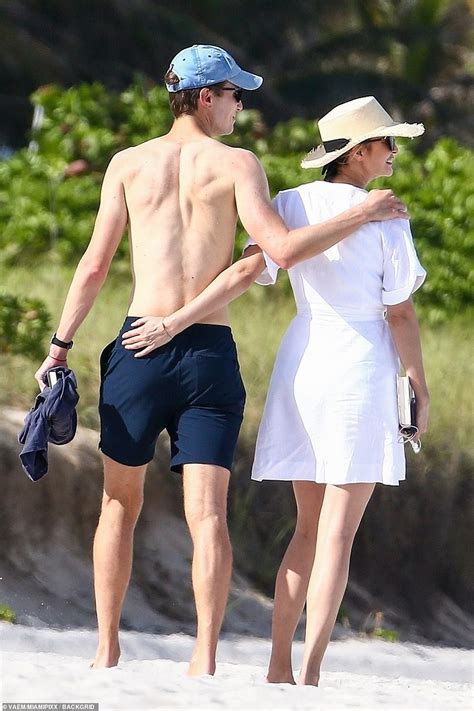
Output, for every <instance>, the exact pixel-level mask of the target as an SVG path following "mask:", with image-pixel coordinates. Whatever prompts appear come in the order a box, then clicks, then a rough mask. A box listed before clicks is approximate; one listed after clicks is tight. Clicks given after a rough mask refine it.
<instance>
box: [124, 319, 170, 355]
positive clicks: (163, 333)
mask: <svg viewBox="0 0 474 711" xmlns="http://www.w3.org/2000/svg"><path fill="white" fill-rule="evenodd" d="M131 325H132V328H131V330H130V331H126V332H125V333H124V334H123V335H122V345H123V347H124V348H126V350H129V351H136V350H138V349H140V348H142V349H143V350H140V353H135V358H143V356H146V355H148V354H149V353H151V352H152V351H154V350H155V349H156V348H159V347H160V346H164V345H165V343H169V342H170V341H171V339H172V336H171V334H170V333H168V331H167V330H166V325H165V324H164V317H163V316H142V317H141V318H138V319H137V320H136V321H134V322H133V323H132V324H131Z"/></svg>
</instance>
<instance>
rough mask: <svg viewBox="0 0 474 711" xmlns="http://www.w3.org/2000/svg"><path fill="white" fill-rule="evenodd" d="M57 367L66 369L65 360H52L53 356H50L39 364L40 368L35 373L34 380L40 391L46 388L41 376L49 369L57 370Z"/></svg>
mask: <svg viewBox="0 0 474 711" xmlns="http://www.w3.org/2000/svg"><path fill="white" fill-rule="evenodd" d="M66 353H67V351H66ZM64 358H67V356H66V355H65V356H64ZM58 366H62V367H63V368H67V367H68V365H67V359H66V360H64V359H63V358H61V359H58V358H53V356H50V355H48V356H46V358H45V359H44V361H43V362H42V363H41V365H40V367H39V368H38V370H37V371H36V373H35V380H36V382H37V383H38V385H39V389H40V390H44V389H45V387H46V385H45V383H44V381H43V376H44V374H45V373H46V371H47V370H49V369H50V368H57V367H58Z"/></svg>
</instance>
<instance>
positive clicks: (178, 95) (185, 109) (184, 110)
mask: <svg viewBox="0 0 474 711" xmlns="http://www.w3.org/2000/svg"><path fill="white" fill-rule="evenodd" d="M179 82H180V78H179V77H178V75H177V74H175V73H174V71H173V70H172V69H168V71H167V72H166V74H165V83H166V84H168V85H170V86H172V85H173V84H178V83H179ZM222 85H223V82H220V83H219V84H213V85H212V86H209V87H207V88H208V89H211V90H212V91H214V92H215V93H216V94H217V95H219V94H220V93H221V92H220V91H219V90H220V89H221V88H222ZM204 88H205V87H200V88H199V89H182V90H181V91H175V92H170V93H169V98H170V107H171V112H172V114H173V116H174V117H175V118H179V117H180V116H182V115H183V114H188V115H189V116H192V115H193V114H194V113H196V111H197V107H198V99H199V94H200V92H201V89H204Z"/></svg>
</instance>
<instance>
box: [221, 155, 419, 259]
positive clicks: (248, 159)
mask: <svg viewBox="0 0 474 711" xmlns="http://www.w3.org/2000/svg"><path fill="white" fill-rule="evenodd" d="M234 150H235V149H234ZM234 174H235V176H236V177H235V197H236V203H237V212H238V213H239V217H240V221H241V222H242V225H243V227H244V229H245V231H246V232H247V233H248V234H249V235H251V237H253V239H254V240H255V242H257V244H258V245H259V246H260V247H261V248H262V249H263V251H264V252H266V253H267V254H268V255H269V256H270V257H271V258H272V259H273V261H274V262H276V264H278V266H279V267H282V268H283V269H289V268H290V267H292V266H294V265H295V264H297V263H298V262H301V261H303V260H305V259H309V258H311V257H314V256H316V255H317V254H321V252H324V251H325V250H326V249H329V248H330V247H332V246H333V245H334V244H337V242H340V241H341V240H342V239H345V237H348V236H349V235H350V234H352V233H353V232H355V230H357V229H358V228H359V227H361V226H362V225H364V224H365V223H366V222H373V221H380V220H390V219H394V218H396V217H404V218H406V217H407V211H406V207H405V205H404V204H403V203H402V202H401V201H400V200H399V199H398V198H397V197H396V196H395V195H394V194H393V192H392V191H391V190H372V191H371V192H370V193H369V195H368V197H367V198H366V199H365V200H364V202H362V203H360V204H359V205H357V206H355V207H352V208H350V209H348V210H346V211H345V212H342V213H341V214H340V215H337V216H336V217H333V218H332V219H330V220H327V221H325V222H321V223H319V224H317V225H309V226H306V227H300V228H298V229H293V230H289V229H288V228H287V226H286V225H285V223H284V222H283V220H282V219H281V217H280V216H279V215H278V214H277V213H276V212H275V210H273V208H272V205H271V203H270V195H269V190H268V181H267V177H266V175H265V172H264V170H263V168H262V166H261V164H260V162H259V161H258V159H257V158H256V157H255V156H254V155H253V153H250V152H249V151H244V150H239V153H238V160H236V161H235V165H234Z"/></svg>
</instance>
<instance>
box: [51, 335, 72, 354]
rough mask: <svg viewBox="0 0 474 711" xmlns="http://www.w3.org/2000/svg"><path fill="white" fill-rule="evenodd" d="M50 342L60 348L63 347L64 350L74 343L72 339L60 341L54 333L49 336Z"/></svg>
mask: <svg viewBox="0 0 474 711" xmlns="http://www.w3.org/2000/svg"><path fill="white" fill-rule="evenodd" d="M50 343H52V344H53V346H59V347H60V348H65V349H66V350H69V349H70V348H72V347H73V345H74V341H61V340H60V339H59V338H57V336H56V334H54V336H53V337H52V338H51V341H50Z"/></svg>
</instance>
